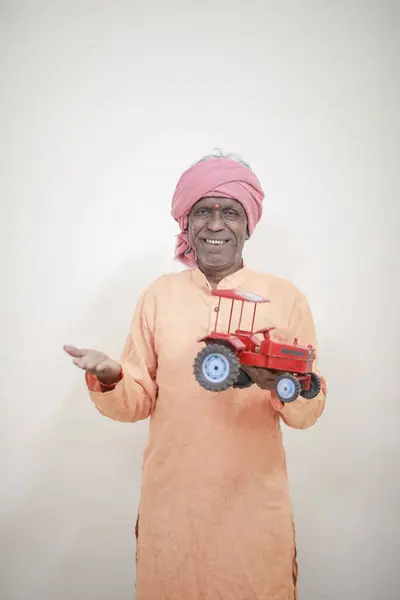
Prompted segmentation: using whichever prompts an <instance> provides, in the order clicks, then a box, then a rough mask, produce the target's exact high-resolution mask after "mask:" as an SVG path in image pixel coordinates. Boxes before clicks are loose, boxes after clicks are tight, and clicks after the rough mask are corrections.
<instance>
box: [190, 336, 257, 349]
mask: <svg viewBox="0 0 400 600" xmlns="http://www.w3.org/2000/svg"><path fill="white" fill-rule="evenodd" d="M198 341H199V342H205V343H206V344H223V345H225V346H228V347H229V348H232V349H233V350H234V351H235V352H243V351H244V350H246V345H245V344H244V343H243V342H242V341H241V340H239V339H238V338H237V337H236V336H233V335H226V334H225V335H224V334H222V335H221V336H219V335H215V334H214V335H206V336H205V337H203V338H201V339H200V340H198Z"/></svg>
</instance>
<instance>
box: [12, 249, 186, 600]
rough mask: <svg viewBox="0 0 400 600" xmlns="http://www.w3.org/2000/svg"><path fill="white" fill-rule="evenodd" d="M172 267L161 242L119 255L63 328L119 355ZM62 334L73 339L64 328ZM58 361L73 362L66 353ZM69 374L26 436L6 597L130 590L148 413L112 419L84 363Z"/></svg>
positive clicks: (46, 598)
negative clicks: (98, 405)
mask: <svg viewBox="0 0 400 600" xmlns="http://www.w3.org/2000/svg"><path fill="white" fill-rule="evenodd" d="M164 254H165V253H164ZM171 270H178V267H177V265H176V263H174V262H173V261H172V260H171V261H169V260H168V259H160V252H159V250H158V251H157V254H156V253H154V254H146V255H144V256H142V257H141V259H140V262H136V263H133V262H132V261H131V260H127V261H126V262H125V263H124V264H122V265H121V269H120V270H119V272H118V273H117V274H116V275H115V277H114V278H113V280H111V281H108V282H107V284H106V285H105V286H104V289H102V290H100V292H99V293H97V294H96V297H95V298H93V300H91V301H90V302H89V306H88V307H87V310H86V311H85V312H84V313H83V315H82V317H81V318H80V320H79V322H78V323H77V324H75V325H74V326H72V327H71V329H72V330H75V331H76V332H80V334H79V337H80V338H82V339H83V338H84V337H85V338H86V339H87V340H88V342H89V343H88V344H87V345H91V341H93V346H94V347H98V348H99V349H102V350H104V351H105V352H107V353H109V354H111V355H112V356H115V357H116V358H118V356H119V354H120V352H121V350H122V345H123V343H124V341H125V337H126V335H127V333H128V330H129V324H130V320H131V318H132V314H133V310H134V307H135V303H136V300H137V298H138V296H139V294H140V293H141V291H142V290H143V289H144V288H145V287H146V286H147V285H148V283H149V282H150V281H151V280H152V279H154V278H155V277H157V276H158V275H159V274H161V273H163V272H166V271H171ZM71 337H72V339H71ZM64 342H65V343H69V342H71V343H77V344H79V342H76V341H75V339H74V336H73V335H71V332H67V337H66V339H65V340H64ZM57 350H58V349H57ZM60 351H61V352H62V347H61V348H60ZM65 369H76V367H74V366H73V365H72V364H71V361H70V359H69V357H68V356H67V355H65ZM76 374H77V379H78V380H79V383H78V384H77V385H75V386H74V388H73V389H72V390H70V391H69V393H66V395H65V399H64V400H63V401H62V402H61V403H60V407H59V410H58V411H57V412H56V414H55V415H54V417H53V418H52V420H51V422H49V424H48V426H47V428H45V429H41V431H40V438H39V437H38V438H36V439H35V441H34V442H33V443H32V447H31V448H30V452H31V456H30V461H31V462H33V463H35V465H36V470H37V476H36V482H35V484H34V486H32V487H31V489H30V491H29V493H28V494H27V495H26V497H25V501H24V502H23V504H22V505H20V506H19V507H18V513H17V514H15V515H14V516H13V517H11V518H10V519H9V521H8V523H7V526H6V531H3V532H2V540H3V547H6V548H7V553H8V558H7V560H9V564H10V570H9V574H8V575H9V576H8V582H7V587H8V589H5V590H4V591H3V593H2V596H3V597H4V598H6V597H7V598H13V600H32V599H35V598H41V599H43V600H53V599H54V598H57V600H70V599H71V598H77V599H78V600H79V599H81V598H82V599H83V598H96V599H97V600H101V599H104V600H106V599H107V600H109V598H110V597H118V598H120V599H121V600H122V599H123V598H127V599H128V598H132V595H133V588H134V579H135V577H134V576H135V538H134V527H135V522H136V515H137V505H138V500H139V493H140V481H141V466H142V454H143V450H144V447H145V444H146V439H147V431H148V421H146V422H141V423H136V424H126V423H116V422H114V421H111V420H109V419H107V418H105V417H104V416H102V415H100V414H99V413H98V412H97V410H96V409H95V408H94V406H93V405H92V403H91V401H90V399H89V397H88V394H87V391H86V387H85V384H84V380H83V372H82V371H78V370H76ZM60 392H61V393H62V390H55V394H58V393H60ZM3 584H4V582H3Z"/></svg>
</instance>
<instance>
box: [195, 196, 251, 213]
mask: <svg viewBox="0 0 400 600" xmlns="http://www.w3.org/2000/svg"><path fill="white" fill-rule="evenodd" d="M202 207H204V208H216V207H217V208H219V207H220V208H234V209H235V210H237V211H238V212H240V213H244V214H246V211H245V209H244V208H243V205H242V204H241V203H240V202H239V201H238V200H235V199H234V198H220V197H217V196H210V197H208V196H207V197H205V198H200V200H198V201H197V202H195V204H194V205H193V206H192V209H191V212H193V211H194V210H196V209H197V208H202Z"/></svg>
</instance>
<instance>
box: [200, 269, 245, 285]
mask: <svg viewBox="0 0 400 600" xmlns="http://www.w3.org/2000/svg"><path fill="white" fill-rule="evenodd" d="M248 276H249V269H248V268H247V267H246V266H243V267H242V268H241V269H239V270H238V271H236V272H235V273H232V275H228V277H225V278H224V279H222V280H221V281H220V282H219V284H218V286H217V289H220V290H229V289H235V288H238V287H240V286H241V285H243V284H244V283H245V281H246V280H247V278H248ZM192 279H193V281H194V282H195V283H196V284H197V285H199V286H200V287H202V288H206V289H208V290H211V285H210V283H209V281H208V279H207V278H206V276H205V275H204V273H202V272H201V271H200V269H199V268H198V267H194V268H193V269H192Z"/></svg>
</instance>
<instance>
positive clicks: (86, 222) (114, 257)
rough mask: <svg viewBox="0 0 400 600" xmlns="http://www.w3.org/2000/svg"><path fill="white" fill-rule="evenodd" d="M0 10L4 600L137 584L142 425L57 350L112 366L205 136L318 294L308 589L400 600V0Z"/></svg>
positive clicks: (265, 240)
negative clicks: (261, 201)
mask: <svg viewBox="0 0 400 600" xmlns="http://www.w3.org/2000/svg"><path fill="white" fill-rule="evenodd" d="M0 11H1V12H0V22H1V23H0V27H1V30H0V34H1V40H0V43H1V48H0V63H1V73H2V75H1V83H0V85H1V113H0V114H1V116H0V119H1V131H2V133H1V156H0V160H1V179H0V198H1V214H0V219H1V250H2V255H1V258H2V263H3V265H2V281H1V317H0V318H1V331H2V334H1V338H2V344H1V371H2V373H1V386H0V395H1V407H2V414H1V419H0V427H1V440H0V444H1V446H0V449H1V460H2V465H3V468H2V475H1V506H0V508H1V583H0V595H1V598H2V600H3V599H4V600H55V599H56V600H70V599H71V598H75V599H78V600H87V599H89V600H90V599H92V598H93V599H96V600H108V599H109V598H110V597H114V598H118V599H119V600H128V599H130V598H133V597H134V578H135V568H134V553H135V544H134V533H133V531H134V525H135V520H136V509H137V502H138V497H139V490H140V479H141V463H142V452H143V448H144V446H145V443H146V434H147V427H148V423H140V424H136V425H127V424H120V423H114V422H112V421H110V420H107V419H105V418H104V417H102V416H101V415H99V414H98V413H97V412H96V410H95V409H94V407H93V406H92V405H91V403H90V401H89V399H88V395H87V393H86V390H85V385H84V381H83V376H82V373H81V372H80V371H78V370H77V369H76V368H75V367H73V365H72V364H71V361H70V360H69V358H68V357H67V356H66V355H64V353H63V351H62V345H63V344H65V343H73V344H76V345H82V346H84V347H95V348H98V349H101V350H103V351H105V352H107V353H108V354H110V355H112V356H113V357H115V358H118V357H119V353H120V351H121V349H122V345H123V343H124V341H125V336H126V334H127V332H128V328H129V323H130V319H131V316H132V312H133V309H134V306H135V303H136V300H137V298H138V295H139V293H140V292H141V291H142V289H143V288H144V286H146V285H147V284H148V283H149V282H150V281H151V280H152V279H153V278H154V277H156V276H157V275H159V274H161V273H163V272H167V271H172V270H179V269H180V266H179V265H178V264H177V263H176V262H175V261H174V260H173V249H174V241H175V239H174V236H175V234H176V233H177V228H176V226H175V223H174V222H173V220H172V218H171V217H170V214H169V210H170V200H171V196H172V193H173V189H174V186H175V183H176V181H177V179H178V177H179V175H180V174H181V172H182V171H183V170H184V169H186V168H187V167H188V166H189V165H190V164H192V163H193V162H194V161H196V160H197V159H198V158H200V157H201V156H202V155H203V154H205V153H208V152H209V151H210V150H212V149H213V148H214V147H221V148H222V149H223V150H224V151H233V152H238V153H240V154H241V155H242V156H243V157H244V159H245V160H247V161H249V162H250V164H251V165H252V167H253V168H254V170H255V171H256V173H257V174H258V176H259V178H260V179H261V181H262V183H263V185H264V187H265V192H266V200H265V212H264V217H263V220H262V222H261V223H260V224H259V226H258V228H257V229H256V232H255V235H254V237H253V238H252V239H251V240H250V241H249V242H248V245H247V247H246V251H245V259H246V263H247V264H248V265H249V266H252V267H254V268H257V269H261V270H264V271H268V272H272V273H276V274H278V275H282V276H284V277H288V278H290V279H291V280H292V281H293V282H294V283H295V284H297V285H298V286H299V287H300V288H301V290H302V291H303V292H304V293H305V294H306V295H307V296H308V298H309V301H310V304H311V307H312V310H313V313H314V317H315V322H316V327H317V332H318V339H319V345H320V355H321V368H322V369H323V371H324V374H325V375H326V377H327V379H328V386H329V397H328V403H327V408H326V411H325V413H324V415H323V417H322V418H321V420H320V421H319V422H318V423H317V424H316V425H315V426H314V427H313V428H311V429H309V430H306V431H294V430H289V429H287V428H285V433H284V439H285V446H286V449H287V456H288V465H289V476H290V485H291V492H292V498H293V508H294V513H295V520H296V530H297V543H298V559H299V568H300V576H299V588H300V589H299V600H377V599H379V600H395V598H398V597H399V596H398V589H397V588H398V584H397V580H398V567H397V563H398V557H397V551H398V547H399V533H400V526H399V507H400V493H399V487H400V486H399V467H400V460H399V434H398V431H399V400H400V392H399V384H398V366H397V365H398V352H399V347H400V344H399V342H400V339H399V319H398V307H399V286H398V277H399V272H400V260H399V257H400V249H399V242H398V228H399V223H400V220H399V216H400V214H399V208H398V207H399V186H398V181H397V174H398V173H397V172H398V161H399V144H398V140H399V133H400V131H399V111H398V107H399V105H400V98H399V85H398V81H399V80H398V73H399V71H398V67H399V64H398V63H399V61H398V57H399V54H400V52H399V42H398V31H399V5H398V3H396V2H394V1H393V2H390V1H383V0H380V1H378V0H377V1H375V2H370V1H361V0H360V1H350V0H349V1H347V2H342V1H339V2H329V1H328V0H327V1H323V0H321V1H319V2H318V1H314V2H312V1H304V2H287V1H283V2H272V1H267V0H266V1H254V0H253V1H251V0H247V2H246V1H245V0H243V1H242V2H237V1H235V0H231V1H230V2H224V1H223V0H220V1H218V2H209V1H202V2H197V3H194V2H184V1H183V0H182V1H178V0H170V1H169V2H168V1H165V2H161V1H159V2H153V1H148V2H134V1H130V2H128V1H126V2H122V1H121V0H116V1H114V2H89V1H87V0H80V1H79V2H78V1H76V2H72V1H70V2H66V1H64V2H57V1H55V0H53V1H48V2H44V1H41V0H36V1H35V2H33V1H31V2H28V1H26V2H21V1H18V0H14V1H12V2H11V1H10V2H1V4H0ZM155 600H156V599H155ZM177 600H180V599H177ZM238 600H240V599H238Z"/></svg>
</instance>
